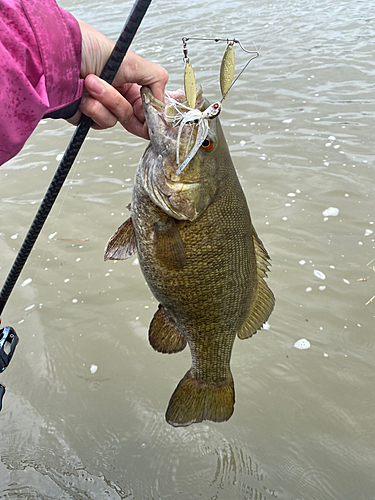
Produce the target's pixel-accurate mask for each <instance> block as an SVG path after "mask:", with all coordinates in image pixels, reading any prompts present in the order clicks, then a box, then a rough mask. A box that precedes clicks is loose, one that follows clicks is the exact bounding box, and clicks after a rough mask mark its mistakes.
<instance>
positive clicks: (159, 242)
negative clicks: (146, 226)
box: [154, 217, 186, 269]
mask: <svg viewBox="0 0 375 500" xmlns="http://www.w3.org/2000/svg"><path fill="white" fill-rule="evenodd" d="M154 228H155V246H156V252H157V255H158V257H159V259H160V260H161V261H162V262H163V264H165V265H166V266H167V267H169V268H172V269H182V268H183V267H184V265H185V260H186V253H185V246H184V242H183V241H182V238H181V235H180V232H179V230H178V228H177V225H176V222H175V220H174V219H172V217H169V218H168V219H167V220H166V221H165V222H164V221H163V222H155V224H154Z"/></svg>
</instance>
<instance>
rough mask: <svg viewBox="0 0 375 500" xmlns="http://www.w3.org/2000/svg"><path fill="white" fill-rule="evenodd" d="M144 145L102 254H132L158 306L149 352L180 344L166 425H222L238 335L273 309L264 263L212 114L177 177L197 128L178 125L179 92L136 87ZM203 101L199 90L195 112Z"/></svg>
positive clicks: (228, 412) (229, 403)
mask: <svg viewBox="0 0 375 500" xmlns="http://www.w3.org/2000/svg"><path fill="white" fill-rule="evenodd" d="M141 95H142V103H143V109H144V114H145V118H146V122H147V125H148V129H149V136H150V142H149V144H148V146H147V148H146V150H145V152H144V154H143V155H142V157H141V159H140V161H139V164H138V166H137V170H136V174H135V181H134V188H133V193H132V201H131V205H130V217H129V218H128V219H127V220H126V221H125V222H124V223H123V224H122V225H121V226H120V227H119V228H118V229H117V231H116V232H115V233H114V234H113V236H112V237H111V238H110V239H109V241H108V243H107V245H106V247H105V251H104V258H105V260H107V259H112V260H123V259H127V258H129V257H131V256H132V255H134V254H135V253H136V252H137V253H138V259H139V264H140V267H141V270H142V273H143V275H144V277H145V279H146V282H147V284H148V286H149V288H150V290H151V292H152V294H153V296H154V297H155V298H156V299H157V300H158V302H159V306H158V309H157V311H156V313H155V315H154V317H153V319H152V321H151V323H150V327H149V332H148V337H149V342H150V344H151V346H152V347H153V348H154V349H155V350H156V351H158V352H161V353H168V354H172V353H177V352H180V351H182V350H183V349H184V348H185V347H186V346H187V345H188V346H189V348H190V353H191V368H190V369H189V370H188V372H187V373H186V374H185V376H184V377H183V378H182V379H181V381H180V382H179V384H178V385H177V387H176V389H175V391H174V392H173V394H172V396H171V398H170V401H169V405H168V408H167V411H166V414H165V417H166V421H167V422H168V423H169V424H171V425H173V426H175V427H183V426H188V425H190V424H193V423H199V422H202V421H204V420H210V421H213V422H224V421H227V420H228V419H229V418H230V417H231V416H232V414H233V411H234V404H235V391H234V382H233V377H232V373H231V369H230V360H231V353H232V348H233V344H234V340H235V338H236V336H237V337H238V338H239V339H247V338H249V337H251V336H252V335H253V334H254V333H256V331H257V330H259V329H261V328H262V325H264V323H265V322H266V321H267V320H268V318H269V316H270V314H271V312H272V310H273V308H274V303H275V298H274V295H273V293H272V291H271V289H270V288H269V287H268V285H267V283H266V281H265V278H266V277H267V273H268V271H269V266H270V257H269V255H268V253H267V251H266V249H265V247H264V245H263V243H262V241H261V240H260V238H259V237H258V235H257V233H256V231H255V229H254V226H253V224H252V221H251V217H250V212H249V208H248V205H247V201H246V198H245V195H244V191H243V189H242V187H241V184H240V182H239V179H238V177H237V174H236V170H235V167H234V165H233V162H232V159H231V156H230V152H229V149H228V145H227V142H226V139H225V136H224V133H223V129H222V127H221V124H220V120H219V118H218V117H217V118H214V119H212V120H211V121H210V124H209V129H208V133H207V136H206V138H205V139H204V140H203V142H202V145H201V146H200V147H199V149H198V151H197V152H196V153H195V155H194V156H193V157H192V158H191V159H190V161H189V163H188V164H187V165H186V166H185V168H184V169H183V171H182V172H180V173H179V174H178V173H177V171H178V166H179V165H178V162H177V161H176V150H177V147H178V148H179V156H180V157H181V158H186V157H187V156H188V155H189V152H190V151H191V150H192V144H194V143H195V139H196V136H197V133H198V131H197V130H198V127H197V124H196V123H184V124H183V128H182V130H181V128H180V127H179V126H178V123H181V119H180V120H178V119H177V118H178V116H179V115H183V114H184V112H186V109H188V108H187V100H186V97H185V92H184V90H183V89H180V90H177V91H174V92H169V93H166V96H165V103H162V102H161V101H159V100H158V99H156V98H155V97H154V96H153V94H152V92H151V90H150V89H149V88H148V87H142V88H141ZM209 105H210V103H209V102H208V101H207V100H206V99H205V98H204V97H203V93H202V89H201V88H200V87H199V88H198V87H197V95H196V103H195V108H196V109H198V110H200V111H201V112H203V111H204V110H205V109H207V108H208V107H209Z"/></svg>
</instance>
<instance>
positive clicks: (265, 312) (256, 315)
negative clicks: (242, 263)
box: [237, 228, 275, 339]
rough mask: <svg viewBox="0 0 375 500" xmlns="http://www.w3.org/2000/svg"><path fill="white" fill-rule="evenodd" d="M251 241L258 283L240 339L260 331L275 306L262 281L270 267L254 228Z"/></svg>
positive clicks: (273, 299)
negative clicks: (252, 242)
mask: <svg viewBox="0 0 375 500" xmlns="http://www.w3.org/2000/svg"><path fill="white" fill-rule="evenodd" d="M253 241H254V248H255V257H256V263H257V280H258V283H257V290H256V296H255V299H254V300H253V303H252V306H251V309H250V312H249V315H248V317H247V319H246V321H245V323H244V325H243V326H242V328H241V330H240V331H239V332H237V336H238V338H240V339H248V338H249V337H251V336H252V335H253V334H254V333H255V332H256V331H257V330H260V329H261V328H262V326H263V324H264V323H265V322H266V321H267V320H268V318H269V316H270V314H271V312H272V310H273V308H274V306H275V297H274V295H273V293H272V290H271V289H270V288H269V287H268V285H267V283H266V282H265V281H264V278H266V277H267V272H268V270H269V269H268V266H269V265H270V262H269V261H270V257H269V255H268V253H267V250H266V249H265V248H264V245H263V243H262V241H261V240H260V238H259V236H258V235H257V233H256V231H255V229H254V228H253Z"/></svg>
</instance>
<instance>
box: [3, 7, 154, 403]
mask: <svg viewBox="0 0 375 500" xmlns="http://www.w3.org/2000/svg"><path fill="white" fill-rule="evenodd" d="M150 3H151V0H136V2H135V3H134V5H133V8H132V10H131V12H130V14H129V17H128V19H127V20H126V23H125V25H124V27H123V29H122V31H121V34H120V36H119V39H118V40H117V42H116V45H115V46H114V47H113V50H112V53H111V55H110V57H109V59H108V61H107V63H106V65H105V66H104V68H103V71H102V72H101V74H100V78H102V79H103V80H105V81H106V82H107V83H109V84H111V83H112V82H113V79H114V77H115V75H116V73H117V71H118V69H119V67H120V65H121V63H122V61H123V59H124V57H125V55H126V53H127V51H128V49H129V47H130V44H131V43H132V41H133V38H134V36H135V34H136V32H137V30H138V28H139V26H140V24H141V22H142V20H143V18H144V16H145V14H146V12H147V9H148V7H149V6H150ZM91 125H92V119H91V118H89V117H88V116H86V115H84V114H83V115H82V117H81V119H80V122H79V124H78V126H77V128H76V130H75V132H74V134H73V136H72V138H71V140H70V143H69V145H68V147H67V148H66V151H65V153H64V156H63V157H62V160H61V162H60V164H59V166H58V168H57V170H56V172H55V175H54V176H53V179H52V181H51V184H50V185H49V187H48V189H47V192H46V194H45V196H44V198H43V200H42V202H41V204H40V207H39V209H38V211H37V213H36V215H35V218H34V220H33V222H32V223H31V226H30V229H29V231H28V232H27V235H26V237H25V239H24V241H23V243H22V246H21V248H20V250H19V252H18V254H17V257H16V259H15V261H14V263H13V266H12V268H11V270H10V271H9V274H8V277H7V279H6V281H5V283H4V286H3V288H2V289H1V292H0V317H1V314H2V312H3V310H4V307H5V304H6V303H7V301H8V299H9V296H10V294H11V293H12V290H13V288H14V286H15V284H16V282H17V280H18V278H19V276H20V274H21V272H22V269H23V267H24V265H25V263H26V260H27V258H28V257H29V255H30V253H31V250H32V248H33V246H34V243H35V242H36V240H37V238H38V236H39V234H40V232H41V230H42V227H43V225H44V223H45V221H46V219H47V217H48V215H49V213H50V211H51V209H52V206H53V204H54V203H55V201H56V198H57V196H58V194H59V192H60V190H61V188H62V186H63V184H64V182H65V179H66V177H67V175H68V173H69V171H70V169H71V167H72V165H73V163H74V160H75V159H76V156H77V154H78V152H79V150H80V149H81V146H82V144H83V141H84V140H85V138H86V135H87V134H88V131H89V130H90V127H91ZM0 322H1V319H0ZM17 344H18V336H17V334H16V332H15V330H14V329H13V328H12V327H11V326H6V327H5V328H0V373H1V372H3V371H4V370H5V369H6V368H7V366H8V365H9V363H10V360H11V359H12V356H13V354H14V351H15V349H16V346H17ZM4 394H5V387H4V386H3V385H2V384H0V411H1V408H2V399H3V396H4Z"/></svg>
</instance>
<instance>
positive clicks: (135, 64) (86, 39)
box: [68, 21, 168, 139]
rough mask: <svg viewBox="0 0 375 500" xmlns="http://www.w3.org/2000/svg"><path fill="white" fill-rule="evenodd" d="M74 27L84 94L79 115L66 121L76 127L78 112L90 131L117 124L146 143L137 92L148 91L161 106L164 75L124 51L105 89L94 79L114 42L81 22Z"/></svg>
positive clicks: (144, 61)
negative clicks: (78, 30) (79, 39)
mask: <svg viewBox="0 0 375 500" xmlns="http://www.w3.org/2000/svg"><path fill="white" fill-rule="evenodd" d="M78 23H79V25H80V28H81V33H82V61H81V76H82V77H83V78H85V91H84V94H83V96H82V99H81V104H80V106H79V112H78V113H76V114H75V115H74V116H73V117H72V118H71V119H69V120H68V121H69V122H70V123H73V124H75V125H76V124H78V121H79V118H80V115H81V112H82V113H84V114H85V115H87V116H89V117H90V118H92V120H93V121H94V124H93V128H96V129H104V128H109V127H113V126H114V125H115V124H116V123H117V121H119V122H120V123H121V125H122V126H123V127H124V128H125V129H126V130H128V131H129V132H131V133H132V134H135V135H138V136H139V137H143V138H145V139H149V135H148V128H147V124H146V122H145V117H144V113H143V108H142V99H141V95H140V88H141V86H142V85H146V86H148V87H150V89H151V91H152V93H153V94H154V96H155V97H156V98H157V99H159V100H160V101H162V102H164V89H165V85H166V83H167V81H168V73H167V71H166V70H165V69H164V68H162V67H161V66H158V65H157V64H154V63H152V62H150V61H147V60H146V59H143V58H142V57H140V56H138V55H136V54H134V53H133V52H131V51H128V52H127V54H126V56H125V58H124V60H123V62H122V64H121V66H120V68H119V70H118V72H117V74H116V76H115V79H114V80H113V83H112V85H109V84H108V83H106V82H104V81H103V80H101V79H100V78H99V77H98V76H96V75H97V74H100V73H101V71H102V69H103V67H104V65H105V63H106V62H107V60H108V58H109V56H110V54H111V52H112V49H113V46H114V42H112V41H111V40H109V39H108V38H107V37H106V36H104V35H103V34H102V33H100V32H99V31H97V30H96V29H95V28H93V27H92V26H90V25H88V24H86V23H84V22H83V21H78Z"/></svg>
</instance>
